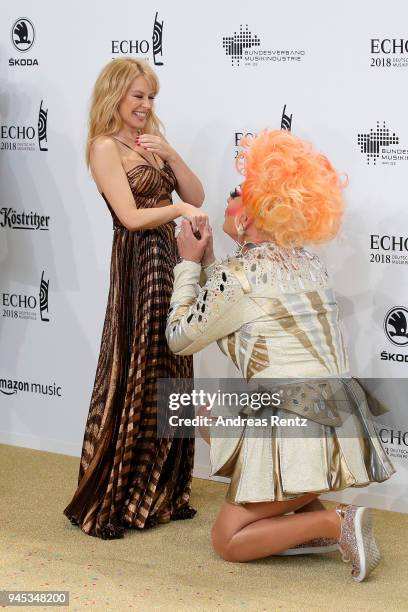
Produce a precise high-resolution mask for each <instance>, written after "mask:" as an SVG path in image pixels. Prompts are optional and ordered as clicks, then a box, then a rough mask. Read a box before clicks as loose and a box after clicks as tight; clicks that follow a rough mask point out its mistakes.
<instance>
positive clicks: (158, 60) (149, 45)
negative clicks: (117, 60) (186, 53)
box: [111, 12, 164, 66]
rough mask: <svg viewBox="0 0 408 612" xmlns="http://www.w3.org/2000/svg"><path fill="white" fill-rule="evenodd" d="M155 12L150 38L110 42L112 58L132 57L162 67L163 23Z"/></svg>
mask: <svg viewBox="0 0 408 612" xmlns="http://www.w3.org/2000/svg"><path fill="white" fill-rule="evenodd" d="M158 15H159V13H158V12H156V14H155V17H154V21H153V31H152V34H151V36H148V37H146V38H138V39H122V40H121V39H116V40H112V41H111V53H112V55H113V56H116V57H117V56H123V55H134V56H136V57H142V58H143V59H146V60H153V63H154V65H155V66H163V27H164V22H163V21H161V20H160V19H159V17H158Z"/></svg>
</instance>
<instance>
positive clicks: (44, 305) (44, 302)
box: [40, 271, 50, 323]
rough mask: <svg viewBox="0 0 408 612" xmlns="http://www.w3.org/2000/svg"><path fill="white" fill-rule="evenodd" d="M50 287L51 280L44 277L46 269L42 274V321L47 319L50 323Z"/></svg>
mask: <svg viewBox="0 0 408 612" xmlns="http://www.w3.org/2000/svg"><path fill="white" fill-rule="evenodd" d="M49 287H50V281H49V280H48V281H46V280H45V278H44V271H43V273H42V274H41V283H40V315H41V321H45V322H46V323H49V320H50V319H49V317H48V290H49Z"/></svg>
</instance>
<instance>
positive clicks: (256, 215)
mask: <svg viewBox="0 0 408 612" xmlns="http://www.w3.org/2000/svg"><path fill="white" fill-rule="evenodd" d="M241 145H242V146H243V147H244V149H245V152H244V153H243V154H241V155H242V156H243V161H244V172H243V173H244V175H245V181H244V183H243V185H242V202H243V206H244V208H245V211H246V213H247V214H248V216H249V217H250V218H251V219H252V220H253V222H254V224H255V227H256V228H257V229H260V230H262V231H263V232H265V233H267V234H269V235H271V236H272V237H273V240H274V242H276V243H277V244H278V245H280V246H282V247H288V246H302V245H304V244H307V243H314V244H321V243H323V242H327V241H329V240H332V239H333V238H334V237H335V236H336V235H337V233H338V231H339V229H340V225H341V220H342V216H343V211H344V200H343V195H342V189H343V188H344V187H345V186H346V184H347V181H346V180H341V179H340V177H339V175H338V174H337V172H336V171H335V169H334V168H333V166H332V165H331V163H330V162H329V160H328V159H327V158H326V157H325V156H324V155H322V154H321V153H318V152H316V151H314V150H313V149H312V146H311V145H310V144H309V143H307V142H304V141H303V140H300V138H296V137H295V136H294V135H293V134H291V133H290V132H288V131H284V130H264V131H262V132H260V133H259V134H258V135H257V136H256V137H255V138H251V137H249V138H245V139H243V140H242V141H241ZM240 161H242V160H237V163H238V165H237V168H238V169H239V164H240ZM241 167H242V166H241ZM241 173H242V171H241Z"/></svg>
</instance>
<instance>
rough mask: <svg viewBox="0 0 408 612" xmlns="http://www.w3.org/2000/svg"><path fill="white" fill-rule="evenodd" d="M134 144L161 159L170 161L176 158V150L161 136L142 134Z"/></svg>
mask: <svg viewBox="0 0 408 612" xmlns="http://www.w3.org/2000/svg"><path fill="white" fill-rule="evenodd" d="M136 144H137V145H138V146H139V147H142V148H143V149H146V151H149V152H150V153H154V154H155V155H158V156H159V157H161V158H162V160H163V161H167V162H169V163H171V162H172V161H175V160H176V159H177V155H178V154H177V152H176V151H175V149H173V147H171V146H170V145H169V143H168V142H167V141H166V140H164V138H162V137H161V136H154V135H153V134H142V135H141V136H139V137H138V138H137V139H136Z"/></svg>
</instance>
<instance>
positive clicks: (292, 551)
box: [274, 544, 339, 557]
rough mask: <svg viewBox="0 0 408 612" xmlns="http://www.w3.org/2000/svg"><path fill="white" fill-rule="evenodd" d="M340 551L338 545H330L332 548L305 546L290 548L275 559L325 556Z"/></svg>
mask: <svg viewBox="0 0 408 612" xmlns="http://www.w3.org/2000/svg"><path fill="white" fill-rule="evenodd" d="M338 550H339V547H338V544H330V546H310V547H307V546H303V547H302V548H288V549H287V550H284V551H282V552H281V553H277V554H276V555H274V556H275V557H291V556H293V555H313V554H316V555H318V554H322V553H323V554H324V553H330V552H337V551H338Z"/></svg>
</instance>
